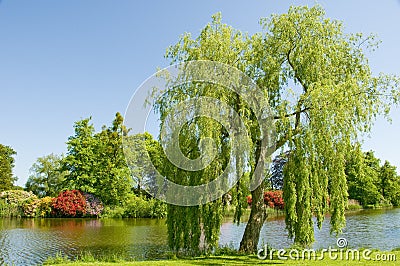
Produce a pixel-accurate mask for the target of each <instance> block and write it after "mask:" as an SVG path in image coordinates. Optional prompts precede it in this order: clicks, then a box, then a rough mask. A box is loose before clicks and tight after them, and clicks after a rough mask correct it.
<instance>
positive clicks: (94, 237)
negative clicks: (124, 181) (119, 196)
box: [0, 209, 400, 265]
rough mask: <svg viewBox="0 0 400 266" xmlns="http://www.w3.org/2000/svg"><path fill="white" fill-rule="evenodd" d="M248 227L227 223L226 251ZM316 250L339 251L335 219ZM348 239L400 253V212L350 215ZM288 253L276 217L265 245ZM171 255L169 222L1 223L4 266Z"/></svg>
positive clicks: (323, 231) (317, 232)
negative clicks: (61, 257) (87, 255)
mask: <svg viewBox="0 0 400 266" xmlns="http://www.w3.org/2000/svg"><path fill="white" fill-rule="evenodd" d="M245 226H246V224H245V223H240V224H239V225H236V224H233V223H232V221H231V220H229V219H227V220H226V221H224V223H223V225H222V227H221V237H220V245H230V246H232V247H234V248H238V246H239V242H240V239H241V238H242V235H243V232H244V228H245ZM315 237H316V242H315V244H314V246H313V247H314V248H316V249H320V248H328V247H329V246H332V247H335V245H336V238H335V237H334V236H331V235H330V234H329V217H326V220H325V222H324V223H323V226H322V229H321V230H317V229H316V230H315ZM342 237H345V238H346V239H347V240H348V242H349V246H350V247H352V248H360V247H368V248H378V249H381V250H392V249H394V248H397V247H400V241H399V239H400V209H388V210H369V211H358V212H353V213H349V214H347V227H346V229H345V230H344V233H343V235H342ZM266 243H268V244H270V245H272V246H273V247H274V248H287V247H290V245H291V244H292V242H291V240H289V239H288V238H287V232H286V230H285V221H284V218H283V217H282V216H271V217H269V219H268V221H267V222H266V223H265V225H264V226H263V229H262V232H261V239H260V245H263V244H266ZM166 250H167V229H166V225H165V221H164V220H155V219H101V220H100V219H57V218H55V219H0V264H12V263H14V264H15V265H35V264H39V263H41V262H43V260H45V259H46V258H47V257H48V256H55V255H56V254H57V253H58V252H60V251H61V252H62V253H63V254H65V255H67V256H69V257H71V258H74V257H76V256H77V255H79V254H80V253H81V252H85V251H90V252H91V253H92V254H95V255H107V254H115V253H118V254H122V255H124V256H126V257H127V258H135V259H140V260H142V259H148V258H157V257H159V256H160V253H163V252H164V251H166Z"/></svg>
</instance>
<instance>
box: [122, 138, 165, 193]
mask: <svg viewBox="0 0 400 266" xmlns="http://www.w3.org/2000/svg"><path fill="white" fill-rule="evenodd" d="M123 147H124V154H125V157H126V161H127V163H128V167H129V169H130V172H131V174H132V179H133V187H134V190H135V191H136V193H137V194H142V193H144V191H143V186H144V185H145V183H146V182H148V180H154V178H153V177H154V175H155V173H154V168H153V167H152V166H151V165H148V164H146V160H144V158H145V156H146V154H145V153H147V152H148V153H149V154H150V155H151V160H152V163H153V165H156V166H157V168H160V167H161V166H162V164H163V158H162V155H163V151H162V147H161V146H160V144H159V143H158V141H157V140H154V139H153V136H152V135H151V134H150V133H148V132H146V133H143V134H136V135H130V136H126V137H125V138H124V139H123ZM149 187H155V185H151V186H149Z"/></svg>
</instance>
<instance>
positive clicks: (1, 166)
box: [0, 144, 17, 191]
mask: <svg viewBox="0 0 400 266" xmlns="http://www.w3.org/2000/svg"><path fill="white" fill-rule="evenodd" d="M16 154H17V153H16V152H15V151H14V150H13V149H12V148H11V147H9V146H4V145H2V144H0V191H4V190H9V189H13V187H14V181H15V180H16V178H15V177H14V176H13V172H12V169H13V168H14V162H15V160H14V157H13V156H14V155H16Z"/></svg>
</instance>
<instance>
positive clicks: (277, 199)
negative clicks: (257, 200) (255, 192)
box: [246, 190, 284, 210]
mask: <svg viewBox="0 0 400 266" xmlns="http://www.w3.org/2000/svg"><path fill="white" fill-rule="evenodd" d="M246 198H247V203H248V204H249V205H251V202H252V198H251V195H249V196H247V197H246ZM264 203H265V205H267V206H268V207H270V208H276V209H280V210H283V207H284V202H283V192H282V190H275V191H265V192H264Z"/></svg>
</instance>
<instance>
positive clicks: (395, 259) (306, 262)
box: [57, 251, 400, 266]
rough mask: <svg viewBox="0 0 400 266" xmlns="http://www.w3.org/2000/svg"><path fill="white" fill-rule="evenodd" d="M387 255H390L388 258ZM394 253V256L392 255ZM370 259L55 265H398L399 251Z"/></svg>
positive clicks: (231, 258)
mask: <svg viewBox="0 0 400 266" xmlns="http://www.w3.org/2000/svg"><path fill="white" fill-rule="evenodd" d="M382 254H384V256H386V257H387V259H390V260H391V261H382V260H377V259H376V258H377V255H378V256H382ZM388 255H390V256H391V257H390V258H388ZM393 255H394V256H393ZM370 258H371V260H365V259H363V258H361V259H360V260H359V261H358V260H345V259H343V260H340V259H337V260H332V259H330V258H328V257H325V258H324V259H323V260H314V259H311V260H308V259H306V260H303V259H300V260H278V259H277V258H275V259H274V260H268V259H267V260H260V259H258V258H257V256H255V255H253V256H210V257H198V258H193V259H171V260H158V261H156V260H154V261H133V262H116V263H110V262H64V263H61V264H57V265H65V264H69V265H84V266H89V265H104V266H105V265H110V266H115V265H138V266H145V265H171V266H172V265H178V266H180V265H383V266H385V265H388V266H389V265H400V251H391V252H378V251H375V252H373V253H372V254H371V255H370Z"/></svg>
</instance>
